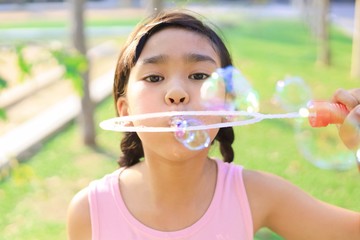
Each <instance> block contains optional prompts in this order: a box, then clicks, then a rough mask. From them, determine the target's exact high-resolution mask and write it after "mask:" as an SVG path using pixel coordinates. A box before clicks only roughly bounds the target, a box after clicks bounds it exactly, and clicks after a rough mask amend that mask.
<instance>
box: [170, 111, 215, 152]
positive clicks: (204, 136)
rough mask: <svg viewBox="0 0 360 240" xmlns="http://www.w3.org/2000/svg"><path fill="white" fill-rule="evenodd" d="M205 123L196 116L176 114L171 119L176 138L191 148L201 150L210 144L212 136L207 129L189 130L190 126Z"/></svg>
mask: <svg viewBox="0 0 360 240" xmlns="http://www.w3.org/2000/svg"><path fill="white" fill-rule="evenodd" d="M202 124H203V123H202V122H201V121H199V120H197V119H195V118H184V117H181V116H175V117H173V118H172V120H171V125H172V127H175V128H176V129H177V130H176V131H175V132H174V135H175V138H176V139H177V140H178V141H179V142H181V143H182V144H183V145H184V146H185V147H187V148H188V149H190V150H201V149H204V148H207V147H209V146H210V141H211V140H210V136H209V134H208V132H207V131H206V130H190V131H189V130H188V129H187V128H188V127H192V126H199V125H202Z"/></svg>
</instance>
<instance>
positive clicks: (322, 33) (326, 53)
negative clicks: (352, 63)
mask: <svg viewBox="0 0 360 240" xmlns="http://www.w3.org/2000/svg"><path fill="white" fill-rule="evenodd" d="M316 2H317V4H318V6H317V7H318V13H319V15H318V16H319V18H318V28H317V34H316V38H317V45H318V46H317V47H318V53H317V63H318V64H320V65H325V66H329V65H330V63H331V57H330V43H329V42H330V39H329V21H328V14H329V7H330V0H316Z"/></svg>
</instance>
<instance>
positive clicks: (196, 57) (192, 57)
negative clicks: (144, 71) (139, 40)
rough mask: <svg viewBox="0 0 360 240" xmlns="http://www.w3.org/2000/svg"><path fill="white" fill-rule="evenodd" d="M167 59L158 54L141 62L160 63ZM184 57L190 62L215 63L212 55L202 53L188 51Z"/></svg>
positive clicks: (165, 56) (166, 56)
mask: <svg viewBox="0 0 360 240" xmlns="http://www.w3.org/2000/svg"><path fill="white" fill-rule="evenodd" d="M168 59H169V56H168V55H163V54H160V55H156V56H153V57H148V58H145V59H143V60H142V61H141V64H162V63H165V62H166V61H167V60H168ZM184 59H185V61H186V62H190V63H196V62H210V63H213V64H215V65H216V61H215V60H214V59H213V58H212V57H210V56H208V55H204V54H198V53H190V54H186V55H185V57H184Z"/></svg>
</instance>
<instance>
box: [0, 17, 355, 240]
mask: <svg viewBox="0 0 360 240" xmlns="http://www.w3.org/2000/svg"><path fill="white" fill-rule="evenodd" d="M223 31H224V34H225V36H227V42H228V44H229V46H230V49H231V52H232V55H233V58H234V62H235V63H236V66H237V67H238V68H240V69H241V70H242V71H243V73H244V74H245V75H246V76H247V77H248V78H249V80H250V81H251V83H252V84H253V86H254V87H255V89H256V90H258V91H259V93H260V96H261V98H260V100H261V104H262V106H263V111H265V112H267V111H268V112H271V111H272V110H274V109H275V108H276V106H274V105H273V104H272V103H271V98H272V96H273V94H274V88H275V87H274V86H275V83H276V81H278V80H279V79H283V78H284V76H286V75H297V76H301V77H303V78H304V80H305V81H306V82H307V83H308V84H309V85H310V86H311V89H312V90H313V91H314V95H315V96H316V97H318V98H329V97H330V95H331V93H332V92H333V91H334V90H335V89H336V88H339V87H344V88H350V87H356V86H358V85H359V82H358V81H359V80H357V81H356V80H353V79H350V78H349V76H348V75H349V66H350V53H351V41H350V39H349V38H347V37H345V36H343V35H341V34H340V33H339V32H338V31H336V30H335V29H334V30H332V34H331V36H332V42H331V46H332V50H333V63H334V65H333V66H332V67H321V66H317V65H315V64H314V62H315V59H316V51H315V45H314V42H313V41H312V40H311V37H310V36H309V33H308V31H307V29H306V28H305V27H304V26H303V25H302V24H300V23H297V22H277V21H275V22H274V21H268V22H251V23H250V22H244V23H243V24H242V25H241V26H230V28H225V29H224V30H223ZM112 116H114V110H113V106H112V101H111V100H107V101H105V102H104V103H102V104H101V105H100V106H99V107H98V109H97V113H96V121H97V122H99V121H100V120H102V119H106V118H109V117H112ZM97 130H98V143H99V146H100V147H101V149H99V150H98V151H94V150H93V149H89V148H86V147H83V146H82V144H81V140H80V136H79V135H80V132H79V129H78V128H77V125H76V124H71V125H70V126H69V127H68V128H66V129H65V130H64V131H62V132H61V133H60V134H58V135H57V136H55V137H54V138H52V139H50V140H49V141H47V142H45V143H44V144H43V146H42V148H41V151H39V152H38V153H37V154H36V155H34V156H33V157H31V158H30V159H28V160H27V161H26V162H24V163H21V164H20V165H18V166H17V167H15V168H14V170H13V171H12V174H11V177H10V178H8V179H6V180H4V181H3V182H2V183H0V202H1V204H0V216H1V218H0V229H1V238H2V239H3V240H10V239H11V240H17V239H19V240H20V239H30V240H31V239H54V240H57V239H59V240H60V239H65V238H66V233H65V232H66V231H65V217H66V207H67V205H68V202H69V201H70V199H71V197H72V196H73V195H74V194H75V193H76V192H77V191H78V190H79V189H81V188H83V187H84V186H86V185H87V184H88V183H89V182H90V181H91V180H92V179H94V178H98V177H101V176H102V175H104V174H105V173H107V172H110V171H112V170H114V169H115V168H116V167H117V165H116V161H115V160H116V158H117V156H118V155H119V147H118V145H119V141H120V137H121V135H120V134H119V133H113V132H106V131H102V130H100V129H97ZM294 135H295V134H294V128H293V122H292V121H291V120H289V121H286V120H272V121H270V120H267V121H263V122H260V123H257V124H254V125H249V126H243V127H237V128H236V141H235V144H234V148H235V156H236V163H238V164H242V165H244V166H245V167H246V168H249V169H259V170H265V171H268V172H272V173H275V174H277V175H280V176H282V177H284V178H286V179H288V180H289V181H291V182H293V183H295V184H296V185H298V186H299V187H301V188H302V189H304V190H305V191H307V192H309V193H310V194H312V195H314V196H315V197H317V198H319V199H322V200H324V201H327V202H329V203H333V204H336V205H339V206H342V207H345V208H349V209H352V210H355V211H360V205H359V204H358V199H360V188H359V178H360V176H359V174H358V173H357V171H356V169H355V168H354V169H351V170H349V171H345V172H334V171H324V170H320V169H318V168H315V167H314V166H313V165H311V164H310V163H309V162H307V161H306V160H305V159H304V157H303V156H302V155H301V154H300V153H299V151H298V150H297V148H296V142H295V138H294ZM213 154H214V155H218V153H217V150H213ZM256 239H257V240H260V239H272V240H275V239H281V238H280V237H279V236H276V235H274V234H273V233H271V232H268V231H264V232H261V233H259V234H258V235H257V236H256Z"/></svg>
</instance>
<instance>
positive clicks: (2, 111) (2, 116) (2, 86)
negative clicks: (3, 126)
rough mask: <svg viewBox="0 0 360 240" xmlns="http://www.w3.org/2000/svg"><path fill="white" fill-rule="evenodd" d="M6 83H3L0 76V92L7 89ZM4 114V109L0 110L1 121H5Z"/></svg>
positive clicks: (3, 80)
mask: <svg viewBox="0 0 360 240" xmlns="http://www.w3.org/2000/svg"><path fill="white" fill-rule="evenodd" d="M7 85H8V84H7V82H6V81H5V79H4V78H3V77H2V76H1V75H0V92H1V90H2V89H4V88H6V87H7ZM6 118H7V117H6V112H5V110H4V109H2V108H0V119H2V120H6Z"/></svg>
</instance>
